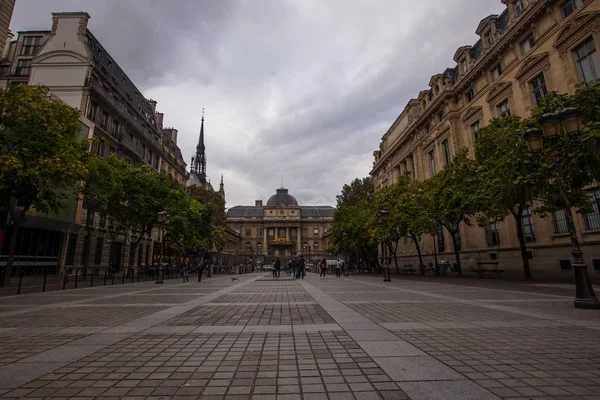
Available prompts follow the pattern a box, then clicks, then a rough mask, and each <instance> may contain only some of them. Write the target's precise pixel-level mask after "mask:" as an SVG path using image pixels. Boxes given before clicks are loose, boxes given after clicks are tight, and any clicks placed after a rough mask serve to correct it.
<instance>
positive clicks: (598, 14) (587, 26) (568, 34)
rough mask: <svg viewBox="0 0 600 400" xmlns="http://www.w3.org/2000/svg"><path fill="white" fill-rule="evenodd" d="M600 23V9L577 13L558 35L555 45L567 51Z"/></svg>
mask: <svg viewBox="0 0 600 400" xmlns="http://www.w3.org/2000/svg"><path fill="white" fill-rule="evenodd" d="M598 23H600V11H591V12H586V13H581V14H576V15H574V16H573V18H571V20H570V21H568V22H567V23H566V24H565V26H564V27H563V28H562V29H561V30H560V31H559V32H558V35H556V40H555V41H554V47H555V48H557V49H559V50H560V51H561V52H563V51H567V50H568V49H569V48H570V47H571V45H573V44H574V43H576V42H577V41H578V40H579V39H581V38H582V37H583V36H584V35H587V34H588V33H589V32H591V31H592V30H594V29H596V25H598Z"/></svg>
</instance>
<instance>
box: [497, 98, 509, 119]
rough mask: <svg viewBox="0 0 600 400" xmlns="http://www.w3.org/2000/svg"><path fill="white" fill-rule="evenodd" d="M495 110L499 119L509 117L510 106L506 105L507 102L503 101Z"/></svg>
mask: <svg viewBox="0 0 600 400" xmlns="http://www.w3.org/2000/svg"><path fill="white" fill-rule="evenodd" d="M496 108H497V109H498V116H499V117H508V116H509V115H510V105H509V104H508V100H504V101H503V102H502V103H500V104H499V105H498V107H496Z"/></svg>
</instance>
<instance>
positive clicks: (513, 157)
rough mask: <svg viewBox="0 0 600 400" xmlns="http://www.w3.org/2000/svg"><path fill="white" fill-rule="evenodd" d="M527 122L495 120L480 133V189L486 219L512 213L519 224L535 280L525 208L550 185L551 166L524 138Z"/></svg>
mask: <svg viewBox="0 0 600 400" xmlns="http://www.w3.org/2000/svg"><path fill="white" fill-rule="evenodd" d="M527 125H528V123H527V121H523V120H521V119H520V118H518V117H514V116H511V117H506V118H501V119H493V120H492V121H490V123H489V124H488V125H487V126H486V127H485V128H483V129H481V131H480V133H479V137H478V139H477V142H476V145H475V155H476V160H477V162H478V164H479V166H480V168H479V173H480V174H481V175H480V176H481V179H480V182H479V186H478V187H477V190H478V191H479V192H481V193H482V199H483V200H484V201H483V203H482V204H483V207H482V211H483V212H484V214H485V217H486V218H485V220H482V221H480V224H481V225H483V224H485V223H487V218H493V219H494V220H495V221H502V220H504V219H505V218H506V217H507V216H508V215H512V217H513V219H514V221H515V223H516V226H517V238H518V240H519V246H520V248H521V260H522V261H521V262H522V265H523V274H524V277H525V279H526V280H530V279H531V270H530V268H529V257H528V256H527V245H526V242H525V235H524V232H523V224H522V222H521V221H522V217H523V211H524V210H525V208H526V207H527V206H529V205H531V204H532V203H533V201H534V199H535V198H537V197H538V196H539V195H540V193H541V192H542V191H543V189H544V187H545V186H546V182H547V180H548V178H549V176H550V175H549V172H550V171H549V165H547V164H545V163H539V162H538V160H537V157H535V156H534V155H532V154H531V152H530V151H529V149H528V147H527V143H526V142H525V140H524V139H523V137H522V135H523V132H524V131H525V130H526V129H527Z"/></svg>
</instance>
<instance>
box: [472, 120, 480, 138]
mask: <svg viewBox="0 0 600 400" xmlns="http://www.w3.org/2000/svg"><path fill="white" fill-rule="evenodd" d="M479 129H480V125H479V121H477V122H475V123H474V124H473V125H471V133H472V134H473V139H475V140H477V138H478V137H479Z"/></svg>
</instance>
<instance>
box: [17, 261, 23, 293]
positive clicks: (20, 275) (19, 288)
mask: <svg viewBox="0 0 600 400" xmlns="http://www.w3.org/2000/svg"><path fill="white" fill-rule="evenodd" d="M22 282H23V268H22V267H21V272H20V273H19V287H18V288H17V294H21V283H22Z"/></svg>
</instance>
